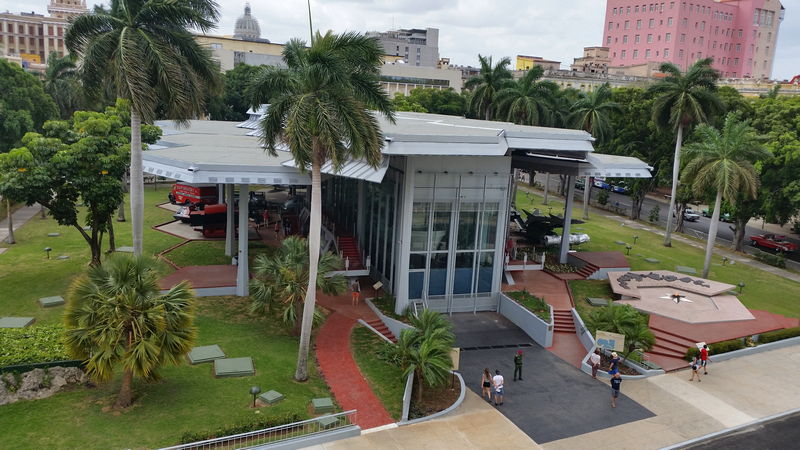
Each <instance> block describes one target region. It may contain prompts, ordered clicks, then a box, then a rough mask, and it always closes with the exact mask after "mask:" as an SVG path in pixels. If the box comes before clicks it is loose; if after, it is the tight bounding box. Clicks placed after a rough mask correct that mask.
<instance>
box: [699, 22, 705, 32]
mask: <svg viewBox="0 0 800 450" xmlns="http://www.w3.org/2000/svg"><path fill="white" fill-rule="evenodd" d="M705 29H706V21H705V20H704V21H702V22H700V30H701V31H705Z"/></svg>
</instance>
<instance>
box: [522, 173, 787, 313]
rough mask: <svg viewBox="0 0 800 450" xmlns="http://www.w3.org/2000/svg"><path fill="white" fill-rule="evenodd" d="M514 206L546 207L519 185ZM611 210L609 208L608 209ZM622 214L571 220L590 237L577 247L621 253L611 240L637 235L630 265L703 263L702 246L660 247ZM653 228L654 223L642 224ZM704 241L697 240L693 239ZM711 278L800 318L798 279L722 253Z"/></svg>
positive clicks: (746, 299)
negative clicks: (725, 258) (730, 261)
mask: <svg viewBox="0 0 800 450" xmlns="http://www.w3.org/2000/svg"><path fill="white" fill-rule="evenodd" d="M580 205H581V204H580V203H579V202H576V205H575V208H574V210H573V212H574V216H575V217H580V215H581V206H580ZM549 206H551V207H552V212H553V213H554V214H557V213H562V212H563V201H562V200H561V199H557V198H556V197H555V196H553V195H551V196H550V205H549ZM517 208H518V209H527V210H529V211H532V210H533V209H534V208H539V209H540V210H542V211H543V212H547V209H548V206H543V205H542V197H541V196H540V195H538V194H533V193H530V194H528V193H527V192H525V191H524V189H523V188H522V187H521V188H520V189H518V190H517ZM609 214H610V213H609ZM623 220H624V218H623V217H619V218H608V217H604V216H602V215H599V214H596V213H590V219H589V220H588V221H587V222H586V223H583V224H579V225H574V226H573V230H575V229H576V228H577V229H578V230H577V231H579V232H584V233H586V234H588V235H589V236H590V237H591V241H590V242H588V243H587V244H583V245H581V247H580V250H581V251H609V250H619V251H621V252H623V253H624V252H625V246H624V245H618V244H616V243H615V241H621V242H626V243H628V244H631V245H633V240H634V239H633V237H634V236H639V238H638V240H637V243H636V244H635V245H633V249H631V251H630V255H629V256H628V260H629V261H630V263H631V269H632V270H673V271H674V270H675V266H677V265H681V266H691V267H694V268H695V269H696V270H697V271H698V273H700V272H701V271H702V268H703V257H704V251H703V250H702V249H699V248H695V247H692V246H690V245H688V244H685V243H683V242H678V241H676V240H673V242H672V247H664V246H663V245H662V242H663V240H664V238H663V236H661V235H658V234H656V233H653V232H649V231H645V230H638V229H632V228H630V227H628V226H627V225H626V226H623V225H622V224H623ZM646 226H648V227H650V228H655V227H654V226H653V225H652V224H646ZM697 242H699V243H702V242H701V241H697ZM645 258H655V259H658V260H660V261H661V262H660V263H657V264H652V263H648V262H647V261H645ZM709 278H710V279H712V280H716V281H721V282H723V283H729V284H733V285H736V284H738V283H739V282H744V283H745V284H746V287H745V288H744V292H743V293H742V294H741V295H740V296H739V299H740V300H741V301H742V303H744V304H745V306H747V307H748V308H752V309H760V310H766V311H770V312H773V313H777V314H783V315H785V316H789V317H800V302H797V301H796V300H795V299H798V298H800V284H799V283H797V282H794V281H791V280H788V279H786V278H783V277H779V276H777V275H773V274H771V273H769V272H764V271H761V270H757V269H754V268H753V267H750V266H748V265H745V264H741V263H739V264H736V265H732V266H731V265H726V266H722V258H721V257H719V256H716V255H715V256H714V257H713V258H712V266H711V272H710V274H709Z"/></svg>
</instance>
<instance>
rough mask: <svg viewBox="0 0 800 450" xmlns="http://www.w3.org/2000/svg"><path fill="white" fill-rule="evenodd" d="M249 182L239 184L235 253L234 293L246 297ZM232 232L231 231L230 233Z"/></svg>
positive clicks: (248, 279) (247, 291) (247, 292)
mask: <svg viewBox="0 0 800 450" xmlns="http://www.w3.org/2000/svg"><path fill="white" fill-rule="evenodd" d="M249 189H250V185H249V184H240V185H239V252H238V253H237V259H236V260H237V264H238V266H237V267H236V295H238V296H239V297H246V296H248V295H250V270H249V267H248V254H247V253H248V252H247V250H248V244H249V243H250V240H249V239H248V238H249V235H250V233H249V231H250V230H249V226H248V225H249V217H248V206H249V205H248V203H249V200H250V195H249V193H248V192H249ZM231 234H233V233H231Z"/></svg>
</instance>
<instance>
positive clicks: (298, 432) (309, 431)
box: [161, 409, 357, 450]
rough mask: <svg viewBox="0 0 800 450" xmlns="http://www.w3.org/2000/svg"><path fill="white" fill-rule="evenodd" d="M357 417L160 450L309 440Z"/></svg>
mask: <svg viewBox="0 0 800 450" xmlns="http://www.w3.org/2000/svg"><path fill="white" fill-rule="evenodd" d="M356 413H357V410H355V409H353V410H350V411H344V412H340V413H336V414H329V415H326V416H321V417H316V418H314V419H309V420H303V421H301V422H294V423H288V424H285V425H278V426H276V427H271V428H265V429H263V430H257V431H249V432H247V433H240V434H234V435H231V436H224V437H219V438H214V439H207V440H205V441H198V442H192V443H189V444H181V445H175V446H172V447H165V448H162V449H161V450H190V449H234V448H251V447H256V446H261V445H267V444H273V443H278V442H281V441H285V440H288V439H293V438H299V437H307V436H311V435H316V434H322V433H327V432H330V431H335V430H339V429H342V428H347V427H351V426H354V425H355V424H356Z"/></svg>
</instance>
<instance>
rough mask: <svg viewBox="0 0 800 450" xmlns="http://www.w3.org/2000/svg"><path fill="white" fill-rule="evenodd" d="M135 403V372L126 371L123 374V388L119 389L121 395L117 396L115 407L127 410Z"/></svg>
mask: <svg viewBox="0 0 800 450" xmlns="http://www.w3.org/2000/svg"><path fill="white" fill-rule="evenodd" d="M131 403H133V371H132V370H130V369H125V370H124V371H123V372H122V386H120V388H119V395H117V403H116V404H115V405H114V406H116V407H117V408H127V407H128V406H131Z"/></svg>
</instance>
